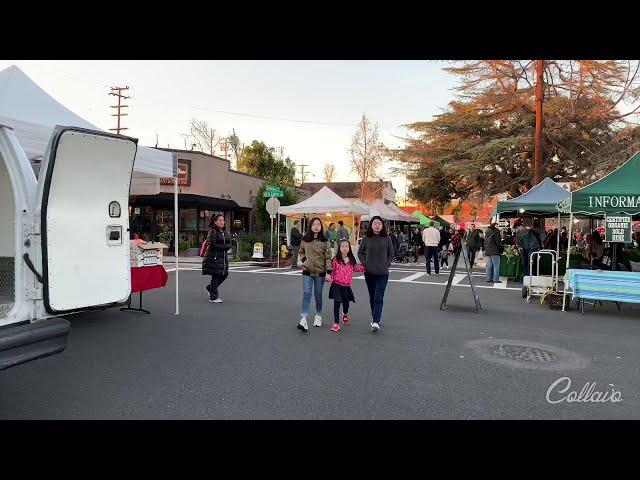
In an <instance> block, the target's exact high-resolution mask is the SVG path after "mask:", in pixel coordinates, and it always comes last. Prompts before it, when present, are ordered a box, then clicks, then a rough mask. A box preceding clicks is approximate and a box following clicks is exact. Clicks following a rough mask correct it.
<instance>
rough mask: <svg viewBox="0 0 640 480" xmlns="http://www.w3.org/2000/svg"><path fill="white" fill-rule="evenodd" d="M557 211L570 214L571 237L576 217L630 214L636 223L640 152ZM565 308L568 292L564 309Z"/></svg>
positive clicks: (639, 203) (639, 208)
mask: <svg viewBox="0 0 640 480" xmlns="http://www.w3.org/2000/svg"><path fill="white" fill-rule="evenodd" d="M558 209H559V210H560V211H562V212H565V213H569V215H570V219H571V220H570V222H569V238H571V227H572V226H573V217H574V216H579V217H589V218H603V217H604V216H605V215H628V216H631V217H632V219H634V220H637V219H638V218H640V152H636V153H635V154H634V155H633V156H632V157H631V158H630V159H629V160H627V161H626V162H625V163H624V164H623V165H621V166H620V167H618V168H617V169H616V170H614V171H613V172H611V173H609V174H608V175H606V176H604V177H602V178H601V179H600V180H598V181H597V182H594V183H592V184H590V185H587V186H586V187H582V188H579V189H578V190H575V191H573V192H571V193H570V195H569V197H568V198H566V199H564V200H563V201H562V202H560V203H559V204H558ZM613 252H614V254H613V255H612V256H613V259H612V262H611V264H612V268H614V269H615V268H616V265H615V264H616V261H615V248H614V249H613ZM567 268H569V255H567ZM565 305H566V289H565V293H564V295H563V299H562V310H564V309H565Z"/></svg>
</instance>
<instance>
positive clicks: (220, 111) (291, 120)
mask: <svg viewBox="0 0 640 480" xmlns="http://www.w3.org/2000/svg"><path fill="white" fill-rule="evenodd" d="M192 108H194V109H195V110H205V111H208V112H217V113H226V114H227V115H239V116H242V117H253V118H264V119H267V120H281V121H283V122H295V123H310V124H315V125H330V126H337V127H357V126H358V125H357V124H353V123H332V122H314V121H311V120H296V119H292V118H282V117H270V116H268V115H256V114H252V113H240V112H229V111H226V110H218V109H215V108H206V107H192Z"/></svg>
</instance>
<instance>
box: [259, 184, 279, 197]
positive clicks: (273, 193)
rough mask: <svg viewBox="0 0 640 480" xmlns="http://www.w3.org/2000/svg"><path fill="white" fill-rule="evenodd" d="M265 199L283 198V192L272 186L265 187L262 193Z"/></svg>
mask: <svg viewBox="0 0 640 480" xmlns="http://www.w3.org/2000/svg"><path fill="white" fill-rule="evenodd" d="M264 196H265V197H284V191H283V190H282V189H281V188H279V187H275V186H273V185H267V188H266V190H265V191H264Z"/></svg>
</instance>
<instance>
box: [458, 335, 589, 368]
mask: <svg viewBox="0 0 640 480" xmlns="http://www.w3.org/2000/svg"><path fill="white" fill-rule="evenodd" d="M466 346H467V347H468V348H470V349H472V350H473V352H474V353H475V354H476V356H478V357H480V358H481V359H483V360H487V361H489V362H492V363H499V364H501V365H504V366H508V367H513V368H530V369H540V370H568V369H578V368H585V367H587V366H588V365H589V360H588V359H587V358H586V357H583V356H582V355H579V354H577V353H575V352H571V351H569V350H564V349H562V348H557V347H553V346H550V345H543V344H541V343H533V342H526V341H520V340H513V339H511V340H507V339H502V340H501V339H491V340H490V339H481V340H473V341H471V342H468V343H467V344H466Z"/></svg>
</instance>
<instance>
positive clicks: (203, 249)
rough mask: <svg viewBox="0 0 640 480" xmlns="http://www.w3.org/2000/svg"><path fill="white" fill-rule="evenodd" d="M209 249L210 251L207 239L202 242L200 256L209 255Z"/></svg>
mask: <svg viewBox="0 0 640 480" xmlns="http://www.w3.org/2000/svg"><path fill="white" fill-rule="evenodd" d="M207 236H208V232H207ZM208 249H209V239H208V238H205V239H204V242H202V245H201V246H200V256H201V257H204V256H205V255H206V254H207V250H208Z"/></svg>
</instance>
